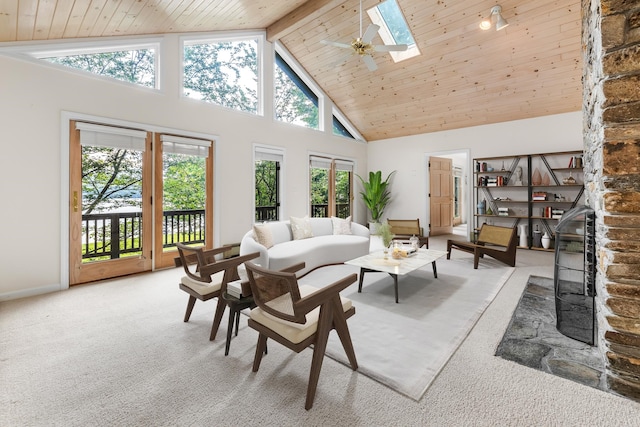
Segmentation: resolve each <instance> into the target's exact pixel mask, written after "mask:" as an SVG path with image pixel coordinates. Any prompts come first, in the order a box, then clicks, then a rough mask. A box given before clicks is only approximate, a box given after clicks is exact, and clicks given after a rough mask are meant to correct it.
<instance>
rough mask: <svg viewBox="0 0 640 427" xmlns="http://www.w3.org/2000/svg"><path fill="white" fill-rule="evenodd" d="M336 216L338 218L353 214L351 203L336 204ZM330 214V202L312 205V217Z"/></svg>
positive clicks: (323, 216) (324, 216)
mask: <svg viewBox="0 0 640 427" xmlns="http://www.w3.org/2000/svg"><path fill="white" fill-rule="evenodd" d="M336 211H337V212H336V216H337V217H338V218H346V217H348V216H349V215H350V214H351V206H350V205H349V203H338V204H336ZM327 216H329V205H328V204H326V203H325V204H314V205H311V217H313V218H326V217H327Z"/></svg>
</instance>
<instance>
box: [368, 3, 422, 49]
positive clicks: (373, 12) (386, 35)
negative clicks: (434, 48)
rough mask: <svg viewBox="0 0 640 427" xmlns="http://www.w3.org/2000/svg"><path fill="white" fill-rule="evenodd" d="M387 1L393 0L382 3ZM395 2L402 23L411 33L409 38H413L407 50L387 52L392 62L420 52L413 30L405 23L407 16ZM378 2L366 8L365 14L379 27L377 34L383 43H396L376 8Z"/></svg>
mask: <svg viewBox="0 0 640 427" xmlns="http://www.w3.org/2000/svg"><path fill="white" fill-rule="evenodd" d="M387 1H393V0H384V1H383V2H382V3H385V2H387ZM395 2H396V5H397V6H398V10H399V11H400V14H401V15H402V19H403V21H404V25H405V27H406V28H407V31H409V34H411V38H412V39H413V44H409V45H407V50H405V51H391V52H389V54H390V55H391V58H392V59H393V62H401V61H404V60H405V59H409V58H413V57H414V56H418V55H420V54H421V52H420V49H419V48H418V44H417V42H416V39H415V37H414V36H413V32H411V29H410V28H409V24H408V23H407V17H406V16H405V14H404V12H403V11H402V8H400V5H399V4H398V2H397V0H395ZM380 4H381V3H378V4H377V5H376V6H374V7H372V8H370V9H367V14H368V15H369V18H370V19H371V22H373V23H374V24H376V25H378V26H379V27H380V29H379V30H378V34H379V35H380V38H381V39H382V41H383V42H384V44H385V45H396V44H398V43H397V42H396V40H395V38H394V37H393V34H392V33H391V30H390V29H389V26H388V25H387V21H386V19H384V16H383V15H382V13H381V12H380V9H379V8H378V6H379V5H380Z"/></svg>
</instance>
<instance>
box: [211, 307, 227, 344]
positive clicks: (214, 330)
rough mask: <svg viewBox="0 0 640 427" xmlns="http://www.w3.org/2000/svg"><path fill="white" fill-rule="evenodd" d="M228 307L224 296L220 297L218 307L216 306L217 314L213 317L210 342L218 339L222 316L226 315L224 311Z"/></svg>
mask: <svg viewBox="0 0 640 427" xmlns="http://www.w3.org/2000/svg"><path fill="white" fill-rule="evenodd" d="M226 307H227V303H226V301H225V300H224V299H222V296H218V305H216V313H215V314H214V316H213V325H212V326H211V335H209V341H213V340H215V339H216V334H217V333H218V328H220V322H221V321H222V315H223V314H224V309H225V308H226Z"/></svg>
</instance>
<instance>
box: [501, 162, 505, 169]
mask: <svg viewBox="0 0 640 427" xmlns="http://www.w3.org/2000/svg"><path fill="white" fill-rule="evenodd" d="M501 170H505V168H504V160H503V161H502V169H501Z"/></svg>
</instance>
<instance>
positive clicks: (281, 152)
mask: <svg viewBox="0 0 640 427" xmlns="http://www.w3.org/2000/svg"><path fill="white" fill-rule="evenodd" d="M252 153H253V166H252V170H253V175H252V182H253V186H252V188H253V198H252V200H253V222H257V221H256V210H257V208H258V207H257V206H256V162H257V161H258V160H260V159H258V157H259V154H258V153H265V154H267V155H274V156H280V157H281V158H282V160H281V161H280V162H279V163H280V164H279V165H278V169H277V171H276V173H277V174H276V219H275V221H279V220H280V218H282V215H283V212H284V210H283V209H284V208H283V206H284V201H283V199H284V192H283V191H282V183H283V182H285V180H284V170H285V167H284V166H285V161H286V151H285V149H284V148H282V147H276V146H273V145H265V144H253V151H252Z"/></svg>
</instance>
